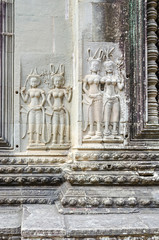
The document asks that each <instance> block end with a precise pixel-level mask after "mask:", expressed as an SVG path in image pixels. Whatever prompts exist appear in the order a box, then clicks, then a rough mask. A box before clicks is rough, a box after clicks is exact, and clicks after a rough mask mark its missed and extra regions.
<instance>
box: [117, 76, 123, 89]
mask: <svg viewBox="0 0 159 240" xmlns="http://www.w3.org/2000/svg"><path fill="white" fill-rule="evenodd" d="M117 86H118V88H119V90H122V89H123V88H124V76H123V75H122V76H121V75H120V76H119V80H118V81H117Z"/></svg>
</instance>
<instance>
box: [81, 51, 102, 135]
mask: <svg viewBox="0 0 159 240" xmlns="http://www.w3.org/2000/svg"><path fill="white" fill-rule="evenodd" d="M99 50H100V49H98V50H97V51H96V53H95V54H94V56H93V57H91V51H90V49H88V62H89V65H90V72H91V73H90V74H88V75H86V76H85V78H84V80H83V92H84V93H83V101H82V102H83V120H84V130H83V131H86V130H87V127H88V126H89V131H88V134H86V135H85V136H84V139H101V138H102V132H101V122H102V114H101V113H102V92H101V90H100V80H101V77H100V75H98V72H99V71H100V66H101V58H102V51H99ZM95 125H96V130H95Z"/></svg>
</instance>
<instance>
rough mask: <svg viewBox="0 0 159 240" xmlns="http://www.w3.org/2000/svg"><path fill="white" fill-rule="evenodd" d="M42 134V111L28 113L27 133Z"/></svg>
mask: <svg viewBox="0 0 159 240" xmlns="http://www.w3.org/2000/svg"><path fill="white" fill-rule="evenodd" d="M32 132H34V133H38V134H41V133H42V111H41V110H34V109H33V110H31V111H30V112H29V113H28V133H32Z"/></svg>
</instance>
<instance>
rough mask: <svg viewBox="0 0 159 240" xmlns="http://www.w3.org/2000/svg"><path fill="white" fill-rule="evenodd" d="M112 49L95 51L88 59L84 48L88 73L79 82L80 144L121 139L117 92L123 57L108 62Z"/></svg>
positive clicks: (121, 83) (120, 88)
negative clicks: (81, 136) (81, 114)
mask: <svg viewBox="0 0 159 240" xmlns="http://www.w3.org/2000/svg"><path fill="white" fill-rule="evenodd" d="M114 50H115V48H114V47H113V48H109V47H108V48H106V49H102V48H101V49H100V48H99V49H97V51H96V52H95V54H94V55H93V56H91V50H90V49H88V59H87V60H88V62H89V70H90V74H88V75H86V76H85V78H84V79H83V100H82V103H83V123H84V127H83V132H84V136H83V140H84V142H86V141H90V140H91V141H93V142H95V140H97V142H100V141H106V142H107V141H108V142H109V140H110V142H111V141H112V139H113V140H119V141H120V140H121V139H122V137H121V133H120V119H121V117H120V115H121V108H122V106H121V94H120V92H121V91H123V89H124V81H125V79H126V77H125V72H124V60H123V58H122V57H121V56H119V57H118V58H117V59H115V60H116V61H114V60H112V58H113V52H114ZM102 88H104V89H102ZM122 100H123V99H122ZM88 129H89V130H88ZM102 133H103V135H102Z"/></svg>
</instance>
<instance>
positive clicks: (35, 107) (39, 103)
mask: <svg viewBox="0 0 159 240" xmlns="http://www.w3.org/2000/svg"><path fill="white" fill-rule="evenodd" d="M27 82H29V85H30V88H29V89H28V90H27V88H26V86H27ZM39 85H40V75H39V74H38V73H37V71H36V69H35V70H34V71H31V73H30V74H29V75H28V77H27V79H26V83H25V86H24V87H22V89H21V97H22V99H23V101H24V102H25V103H27V102H28V100H29V99H30V101H29V103H28V105H26V106H21V112H22V113H24V114H26V121H25V132H24V135H23V137H22V138H24V137H25V136H26V134H27V133H28V134H29V145H32V144H36V145H39V144H42V143H43V141H44V140H43V139H44V133H43V131H42V130H43V128H44V119H45V113H44V107H43V106H44V103H45V93H44V91H43V90H42V89H40V88H38V86H39Z"/></svg>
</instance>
